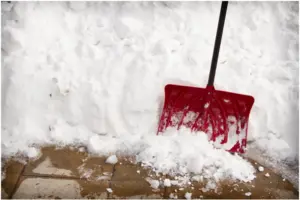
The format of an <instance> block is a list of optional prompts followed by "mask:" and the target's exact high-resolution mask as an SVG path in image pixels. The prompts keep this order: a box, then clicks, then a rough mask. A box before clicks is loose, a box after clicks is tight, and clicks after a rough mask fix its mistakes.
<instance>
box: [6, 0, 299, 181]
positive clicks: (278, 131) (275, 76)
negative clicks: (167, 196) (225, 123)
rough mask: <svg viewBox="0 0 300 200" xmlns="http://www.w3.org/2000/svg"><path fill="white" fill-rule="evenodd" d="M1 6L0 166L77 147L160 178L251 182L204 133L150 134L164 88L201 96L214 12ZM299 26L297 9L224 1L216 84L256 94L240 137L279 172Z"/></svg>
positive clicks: (239, 161) (128, 6) (291, 152)
mask: <svg viewBox="0 0 300 200" xmlns="http://www.w3.org/2000/svg"><path fill="white" fill-rule="evenodd" d="M1 5H2V7H1V9H2V10H1V14H2V41H3V43H2V49H1V50H2V52H1V53H2V79H1V84H2V91H1V95H2V97H1V100H2V101H1V103H2V104H1V106H2V127H1V129H2V135H1V138H2V140H1V148H2V156H3V157H8V156H13V155H16V154H17V153H19V154H23V155H26V156H28V157H32V156H35V155H36V156H37V155H38V151H35V150H34V149H33V148H32V146H33V145H34V146H35V147H38V146H41V145H45V144H56V145H81V146H82V145H84V146H87V149H88V151H89V152H91V153H96V154H101V155H107V156H108V155H112V154H116V152H119V153H123V154H131V155H136V160H137V161H139V162H143V163H144V164H145V166H149V167H153V168H154V169H155V170H156V171H157V172H161V173H180V174H185V173H188V172H193V173H196V174H198V175H200V174H201V175H202V176H203V178H206V177H213V178H214V180H219V179H222V178H232V179H237V180H242V181H250V180H252V179H253V178H254V177H255V175H254V173H255V169H254V168H253V167H252V166H251V165H250V163H248V162H247V161H245V160H244V159H243V158H241V157H240V156H238V155H231V154H230V153H228V152H226V151H224V150H218V149H215V148H214V147H213V145H212V144H211V143H209V142H208V141H207V136H206V135H205V133H200V132H199V133H193V134H192V133H190V132H189V131H187V130H181V131H179V132H178V131H174V130H170V131H169V134H168V133H167V134H164V135H163V136H156V135H155V134H156V130H157V124H158V120H159V114H160V109H161V106H162V103H163V97H164V94H163V91H164V90H163V89H164V86H165V85H166V84H168V83H173V84H183V85H192V86H199V87H205V86H206V83H207V80H208V73H209V68H210V62H211V56H212V51H213V45H214V40H215V38H214V37H215V32H216V27H217V20H218V17H219V11H220V2H11V3H8V2H1ZM298 27H299V24H298V2H230V3H229V5H228V11H227V18H226V22H225V27H224V34H223V39H222V46H221V50H220V55H219V62H218V69H217V73H216V78H215V88H216V89H219V90H226V91H231V92H237V93H242V94H248V95H252V96H254V98H255V104H254V106H253V108H252V111H251V115H250V120H249V129H248V139H249V141H251V142H252V145H253V146H254V147H255V148H256V149H260V150H261V151H262V152H263V154H264V155H266V156H269V157H272V158H273V159H276V160H278V163H280V162H281V161H285V162H293V161H295V159H296V160H297V159H298V148H299V144H298V140H299V134H298V132H299V123H298V121H299V116H298V111H299V107H298V100H299V96H298V85H299V80H298V78H299V77H298V74H299V73H298V72H299V71H298V70H299V68H298V65H299V62H298V60H299V51H298V45H299V40H298V34H299V33H298ZM256 156H259V154H256ZM295 176H298V174H296V175H295ZM156 184H157V182H155V184H154V186H156Z"/></svg>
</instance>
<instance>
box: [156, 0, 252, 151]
mask: <svg viewBox="0 0 300 200" xmlns="http://www.w3.org/2000/svg"><path fill="white" fill-rule="evenodd" d="M227 4H228V2H222V6H221V13H220V19H219V24H218V30H217V36H216V41H215V48H214V53H213V59H212V65H211V70H210V75H209V81H208V84H207V87H206V88H197V87H188V86H180V85H171V84H169V85H166V86H165V102H164V107H163V111H162V114H161V118H160V122H159V126H158V132H157V134H162V133H163V132H164V131H165V130H166V129H167V128H168V127H177V129H179V128H180V127H182V126H185V127H187V128H190V129H191V130H192V131H203V132H205V133H207V134H208V138H209V139H210V140H212V141H214V144H215V145H216V146H220V145H222V146H223V147H224V148H225V149H226V150H228V151H230V152H239V153H244V152H245V147H246V144H247V129H248V119H249V115H250V111H251V108H252V106H253V103H254V98H253V97H252V96H248V95H242V94H236V93H231V92H225V91H220V90H215V88H214V86H213V82H214V77H215V72H216V66H217V60H218V54H219V49H220V43H221V38H222V32H223V26H224V21H225V15H226V9H227Z"/></svg>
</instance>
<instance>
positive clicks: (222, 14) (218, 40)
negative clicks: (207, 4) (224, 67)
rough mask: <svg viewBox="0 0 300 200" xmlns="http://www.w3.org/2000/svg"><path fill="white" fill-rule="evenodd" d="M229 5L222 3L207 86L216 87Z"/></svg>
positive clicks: (226, 2) (225, 2)
mask: <svg viewBox="0 0 300 200" xmlns="http://www.w3.org/2000/svg"><path fill="white" fill-rule="evenodd" d="M227 5H228V1H222V5H221V12H220V17H219V23H218V29H217V35H216V39H215V47H214V52H213V57H212V61H211V67H210V72H209V79H208V83H207V86H213V85H214V80H215V75H216V69H217V63H218V57H219V51H220V45H221V40H222V34H223V27H224V23H225V17H226V11H227Z"/></svg>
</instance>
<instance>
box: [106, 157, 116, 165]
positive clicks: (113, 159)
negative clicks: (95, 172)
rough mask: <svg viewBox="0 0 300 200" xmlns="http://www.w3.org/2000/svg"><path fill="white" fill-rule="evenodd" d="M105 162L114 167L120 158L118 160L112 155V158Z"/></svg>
mask: <svg viewBox="0 0 300 200" xmlns="http://www.w3.org/2000/svg"><path fill="white" fill-rule="evenodd" d="M105 162H106V163H109V164H113V165H114V164H116V163H117V162H118V158H117V156H116V155H111V156H109V157H108V158H107V159H106V161H105Z"/></svg>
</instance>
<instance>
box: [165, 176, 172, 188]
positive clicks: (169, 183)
mask: <svg viewBox="0 0 300 200" xmlns="http://www.w3.org/2000/svg"><path fill="white" fill-rule="evenodd" d="M164 186H165V187H171V181H170V179H168V178H166V179H165V180H164Z"/></svg>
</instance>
